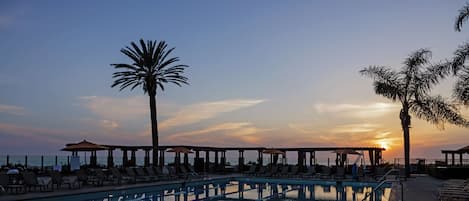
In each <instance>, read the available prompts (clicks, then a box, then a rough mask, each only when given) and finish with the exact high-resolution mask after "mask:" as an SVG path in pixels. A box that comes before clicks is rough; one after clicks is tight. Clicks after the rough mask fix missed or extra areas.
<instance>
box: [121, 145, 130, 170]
mask: <svg viewBox="0 0 469 201" xmlns="http://www.w3.org/2000/svg"><path fill="white" fill-rule="evenodd" d="M128 165H129V157H128V156H127V149H122V167H127V166H128Z"/></svg>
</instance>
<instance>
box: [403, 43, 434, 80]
mask: <svg viewBox="0 0 469 201" xmlns="http://www.w3.org/2000/svg"><path fill="white" fill-rule="evenodd" d="M431 57H432V52H431V51H430V50H428V49H425V48H422V49H418V50H417V51H415V52H412V53H411V54H410V55H409V56H408V57H407V58H406V59H405V60H404V65H405V66H404V68H403V70H402V72H403V73H404V74H406V75H407V76H411V75H414V74H416V73H418V72H419V70H420V67H422V65H425V64H428V63H429V62H430V59H431Z"/></svg>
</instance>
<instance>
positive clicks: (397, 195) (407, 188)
mask: <svg viewBox="0 0 469 201" xmlns="http://www.w3.org/2000/svg"><path fill="white" fill-rule="evenodd" d="M443 181H444V180H440V179H436V178H434V177H431V176H428V175H424V174H422V175H411V177H410V178H408V179H407V181H403V185H404V199H401V187H400V185H399V184H395V185H393V195H391V198H390V199H389V200H390V201H413V200H425V201H437V200H438V188H440V187H441V185H442V183H443Z"/></svg>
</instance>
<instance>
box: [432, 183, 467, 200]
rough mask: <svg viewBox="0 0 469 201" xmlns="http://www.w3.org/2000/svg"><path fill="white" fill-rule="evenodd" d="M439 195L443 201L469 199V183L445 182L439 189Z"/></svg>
mask: <svg viewBox="0 0 469 201" xmlns="http://www.w3.org/2000/svg"><path fill="white" fill-rule="evenodd" d="M438 197H439V200H442V201H454V200H457V201H460V200H469V184H468V183H466V182H452V183H449V184H448V183H446V184H443V187H442V188H441V189H440V190H439V191H438Z"/></svg>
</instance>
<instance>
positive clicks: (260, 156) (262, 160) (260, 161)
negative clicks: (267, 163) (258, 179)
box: [257, 150, 264, 167]
mask: <svg viewBox="0 0 469 201" xmlns="http://www.w3.org/2000/svg"><path fill="white" fill-rule="evenodd" d="M262 157H263V156H262V150H258V151H257V160H258V162H259V166H261V167H262V166H263V165H264V159H263V158H262Z"/></svg>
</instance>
